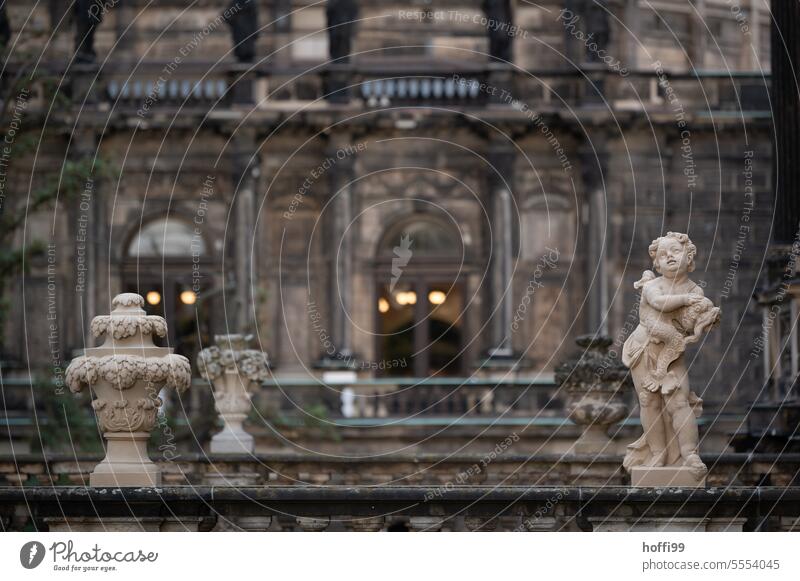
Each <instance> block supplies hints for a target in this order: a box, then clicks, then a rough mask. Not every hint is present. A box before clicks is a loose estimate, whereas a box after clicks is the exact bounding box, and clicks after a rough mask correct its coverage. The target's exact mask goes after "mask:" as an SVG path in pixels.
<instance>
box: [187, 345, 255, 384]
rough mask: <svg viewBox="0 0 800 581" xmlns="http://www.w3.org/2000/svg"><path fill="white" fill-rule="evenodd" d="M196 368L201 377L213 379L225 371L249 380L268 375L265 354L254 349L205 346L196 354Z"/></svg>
mask: <svg viewBox="0 0 800 581" xmlns="http://www.w3.org/2000/svg"><path fill="white" fill-rule="evenodd" d="M197 368H198V370H199V371H200V375H201V377H203V379H208V380H214V379H217V378H218V377H221V376H222V374H223V373H225V372H226V371H234V372H235V373H239V374H240V375H242V376H243V377H246V378H247V379H249V380H250V381H263V380H265V379H267V378H268V377H269V373H268V363H267V356H266V354H265V353H264V352H263V351H258V350H256V349H242V350H241V351H239V350H231V349H220V348H219V347H217V346H211V347H207V348H206V349H203V350H202V351H201V352H200V353H199V354H198V355H197Z"/></svg>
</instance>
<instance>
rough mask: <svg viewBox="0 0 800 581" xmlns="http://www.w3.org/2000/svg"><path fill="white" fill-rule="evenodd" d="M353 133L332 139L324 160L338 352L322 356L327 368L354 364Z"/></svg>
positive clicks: (331, 298)
mask: <svg viewBox="0 0 800 581" xmlns="http://www.w3.org/2000/svg"><path fill="white" fill-rule="evenodd" d="M351 143H352V136H351V135H350V134H342V135H336V136H334V137H333V138H331V141H330V143H329V145H328V148H327V150H326V153H325V157H326V159H327V160H329V163H330V164H331V167H330V169H329V170H328V188H329V191H330V196H331V200H330V202H329V203H328V205H327V207H326V208H325V218H324V220H325V233H324V238H325V248H326V253H327V261H328V268H329V271H328V289H327V290H328V297H327V304H328V310H329V311H330V316H329V317H328V321H329V322H330V334H331V337H332V338H333V344H334V346H335V348H336V353H335V354H334V355H333V356H330V355H326V356H324V357H323V363H324V365H325V366H333V367H337V366H338V367H341V366H345V367H349V366H350V364H351V363H352V361H353V357H354V356H353V351H352V333H351V324H350V321H349V319H348V313H351V312H352V299H353V230H352V228H351V227H350V226H351V224H350V222H351V220H352V218H353V178H354V175H353V174H354V166H355V158H354V156H353V155H352V153H351V149H350V145H351Z"/></svg>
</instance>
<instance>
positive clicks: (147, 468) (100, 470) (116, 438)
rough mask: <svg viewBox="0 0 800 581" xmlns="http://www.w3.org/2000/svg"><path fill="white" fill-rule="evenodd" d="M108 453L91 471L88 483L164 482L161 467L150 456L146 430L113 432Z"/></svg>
mask: <svg viewBox="0 0 800 581" xmlns="http://www.w3.org/2000/svg"><path fill="white" fill-rule="evenodd" d="M104 437H105V439H106V441H107V442H108V448H107V450H106V457H105V458H104V459H103V461H102V462H101V463H100V464H98V465H97V467H96V468H95V469H94V472H92V473H91V474H90V475H89V486H92V487H94V488H121V487H132V486H135V487H146V486H161V471H160V470H159V468H158V466H156V465H155V464H154V463H153V462H152V461H151V460H150V458H149V457H148V456H147V440H148V439H149V438H150V434H149V433H147V432H110V433H106V434H105V435H104Z"/></svg>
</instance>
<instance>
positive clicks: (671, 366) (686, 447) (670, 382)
mask: <svg viewBox="0 0 800 581" xmlns="http://www.w3.org/2000/svg"><path fill="white" fill-rule="evenodd" d="M648 250H649V253H650V258H651V259H652V260H653V267H654V269H655V270H656V272H658V273H660V274H661V276H656V275H655V273H653V272H652V271H649V270H648V271H645V272H644V274H643V276H642V278H641V280H639V281H638V282H636V283H635V284H634V287H635V288H637V289H641V299H640V303H639V325H638V327H637V328H636V330H634V332H633V333H632V334H631V335H630V337H628V339H627V340H626V341H625V344H624V346H623V348H622V362H623V363H624V364H625V365H626V366H627V367H628V368H630V370H631V376H632V378H633V383H634V386H635V388H636V394H637V396H638V398H639V407H640V416H641V421H642V427H643V428H644V435H643V436H642V437H641V438H639V439H638V440H637V441H636V442H634V443H633V444H631V445H630V446H628V452H627V454H626V456H625V461H624V463H623V465H624V466H625V468H626V469H627V470H629V471H630V472H631V481H632V483H633V485H634V486H637V485H638V486H659V485H664V486H667V485H675V486H679V485H686V486H699V485H702V484H703V483H704V481H705V475H706V472H707V469H706V465H705V464H704V463H703V461H702V460H701V459H700V455H699V453H698V440H699V436H698V430H697V418H698V417H699V416H700V413H701V412H702V403H703V402H702V400H701V399H700V398H699V397H698V396H697V395H696V394H695V393H694V392H693V391H691V390H690V388H689V377H688V370H687V368H686V361H685V359H684V352H685V350H686V347H687V345H689V344H691V343H694V342H696V341H698V340H699V339H700V338H701V337H702V336H703V334H704V333H706V332H708V331H709V330H710V329H711V328H712V327H713V326H714V325H715V324H716V323H717V322H719V317H720V309H719V307H715V306H714V305H713V303H712V302H711V301H710V300H709V299H707V298H706V297H705V296H704V295H703V290H702V289H701V288H700V286H699V285H697V284H696V283H694V282H693V281H692V280H691V279H690V278H689V276H688V274H689V273H690V272H692V271H693V270H694V266H695V253H696V251H697V249H696V247H695V245H694V244H693V243H692V241H691V240H690V239H689V237H688V236H687V235H686V234H680V233H677V232H668V233H667V234H666V236H661V237H660V238H657V239H655V240H653V242H652V244H650V248H649V249H648Z"/></svg>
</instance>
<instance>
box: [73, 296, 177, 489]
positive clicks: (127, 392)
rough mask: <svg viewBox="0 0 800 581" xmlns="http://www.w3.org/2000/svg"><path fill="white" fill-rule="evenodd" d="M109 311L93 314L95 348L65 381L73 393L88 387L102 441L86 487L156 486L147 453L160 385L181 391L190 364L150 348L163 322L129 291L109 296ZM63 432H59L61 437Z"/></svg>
mask: <svg viewBox="0 0 800 581" xmlns="http://www.w3.org/2000/svg"><path fill="white" fill-rule="evenodd" d="M112 305H113V307H114V310H113V311H112V312H111V314H110V315H106V316H100V317H95V318H94V320H93V321H92V334H93V335H94V336H95V337H102V336H105V338H106V339H105V342H104V343H103V345H101V346H100V347H93V348H90V349H86V355H85V356H83V357H78V358H76V359H74V360H73V361H72V363H70V364H69V367H67V373H66V383H67V386H68V387H69V388H70V390H71V391H72V392H73V393H75V392H79V391H81V390H82V389H84V388H86V387H90V388H91V389H92V391H93V392H94V394H95V395H96V397H95V399H94V400H93V401H92V408H94V410H95V413H96V414H97V422H98V424H99V426H100V429H101V430H102V431H103V436H104V437H105V439H106V440H107V442H108V445H107V449H106V457H105V459H104V460H103V461H102V462H101V463H100V464H99V465H98V466H97V467H96V468H95V470H94V472H92V474H91V476H90V477H89V482H90V484H91V486H113V487H118V486H160V485H161V471H160V469H159V468H158V466H156V464H154V463H153V462H152V461H151V460H150V459H149V458H148V456H147V440H148V439H149V437H150V432H151V431H152V430H153V427H154V425H155V421H156V415H157V414H158V408H159V407H161V405H162V401H161V399H160V398H159V397H158V393H159V391H160V390H161V389H163V388H164V387H174V388H175V389H177V390H178V391H179V392H182V391H186V390H187V389H188V388H189V384H190V383H191V379H192V377H191V367H190V366H189V361H188V360H187V359H186V357H183V356H181V355H175V354H173V353H172V348H169V347H156V346H155V345H154V344H153V334H154V333H155V334H156V335H158V336H159V337H164V336H166V334H167V323H166V321H165V320H164V319H163V318H161V317H158V316H153V315H147V314H146V313H145V311H144V309H143V308H142V307H143V306H144V299H143V298H142V297H141V296H139V295H137V294H133V293H124V294H121V295H117V296H116V297H114V300H113V302H112ZM66 436H67V435H66V434H65V437H66Z"/></svg>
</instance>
